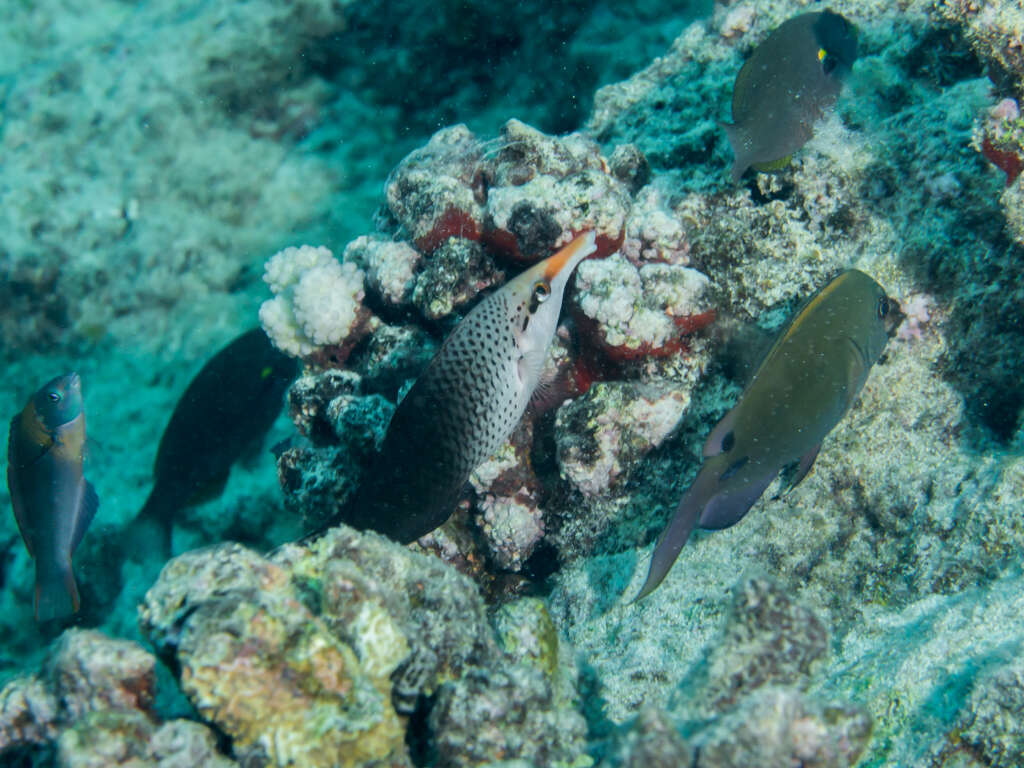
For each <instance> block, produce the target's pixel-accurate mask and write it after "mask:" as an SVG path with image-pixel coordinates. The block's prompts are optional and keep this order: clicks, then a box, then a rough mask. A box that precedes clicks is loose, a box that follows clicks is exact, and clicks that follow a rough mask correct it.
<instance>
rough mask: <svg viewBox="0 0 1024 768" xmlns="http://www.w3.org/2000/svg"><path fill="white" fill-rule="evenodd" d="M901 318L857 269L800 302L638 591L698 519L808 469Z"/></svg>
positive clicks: (663, 569) (737, 511)
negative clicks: (800, 305)
mask: <svg viewBox="0 0 1024 768" xmlns="http://www.w3.org/2000/svg"><path fill="white" fill-rule="evenodd" d="M902 320H903V313H902V312H901V310H900V307H899V305H898V304H897V303H896V301H894V300H893V299H891V298H889V297H888V296H886V294H885V291H884V290H883V289H882V287H881V286H880V285H879V284H878V283H876V282H875V281H874V280H873V279H872V278H871V277H869V276H868V275H866V274H865V273H863V272H860V271H858V270H855V269H851V270H848V271H846V272H843V273H841V274H840V275H839V276H838V277H836V278H835V279H834V280H832V281H831V282H830V283H828V285H826V286H825V287H824V288H822V289H821V290H820V291H818V293H816V294H815V295H814V296H813V297H812V298H811V299H810V300H809V301H808V302H807V303H806V304H805V305H804V306H803V308H802V309H801V310H800V311H799V312H797V314H796V315H795V316H794V317H793V318H792V319H791V320H790V322H789V323H788V325H786V327H785V328H784V329H783V330H782V332H781V333H780V334H779V336H778V337H777V338H776V340H775V343H774V344H773V345H772V347H771V349H770V350H769V351H768V354H767V355H766V356H765V358H764V360H763V361H762V363H761V365H760V366H759V367H758V369H757V371H756V372H755V373H754V376H753V378H752V379H751V380H750V382H749V383H748V384H747V387H746V389H745V390H744V391H743V394H742V395H740V399H739V401H738V402H737V404H736V406H735V407H734V408H733V409H732V410H731V411H729V412H728V413H727V414H726V415H725V417H724V418H722V420H721V421H719V422H718V424H717V426H715V428H714V429H713V430H712V432H711V434H710V436H709V437H708V439H707V442H706V443H705V444H704V452H703V455H704V462H703V464H702V465H701V468H700V472H699V473H698V474H697V477H696V479H695V480H694V481H693V484H692V485H691V486H690V488H689V490H688V491H687V492H686V493H685V494H684V495H683V498H682V500H681V501H680V502H679V505H678V506H677V507H676V511H675V514H674V515H673V517H672V520H671V521H670V522H669V525H668V527H667V528H666V529H665V530H664V531H663V532H662V534H661V537H660V538H659V539H658V543H657V545H656V546H655V548H654V553H653V554H652V555H651V563H650V568H649V570H648V573H647V580H646V581H645V583H644V585H643V588H642V589H641V590H640V593H639V595H637V597H636V599H637V600H639V599H640V598H642V597H645V596H646V595H649V594H650V593H651V592H653V591H654V590H655V588H657V586H658V585H659V584H660V583H661V581H662V579H664V578H665V576H666V575H667V574H668V572H669V570H670V569H671V568H672V564H673V563H675V561H676V558H677V557H678V556H679V552H680V551H681V550H682V548H683V545H684V544H686V541H687V539H689V537H690V533H691V531H692V530H693V528H694V527H695V526H696V525H700V527H702V528H711V529H720V528H728V527H729V526H731V525H734V524H735V523H737V522H739V521H740V520H741V519H742V518H743V516H744V515H745V514H746V513H747V511H748V510H749V509H750V507H751V506H753V504H754V502H755V501H757V500H758V499H759V498H760V497H761V494H762V493H764V491H765V490H766V489H767V488H768V486H769V485H770V484H771V482H772V481H773V480H774V479H775V478H776V477H777V476H779V474H780V472H783V471H785V473H786V474H784V475H783V477H784V478H785V480H786V481H787V490H792V489H793V488H795V487H796V486H797V485H798V484H799V483H800V481H802V480H803V479H804V477H806V476H807V473H808V472H810V471H811V467H812V466H813V464H814V460H815V458H816V457H817V455H818V451H819V450H820V449H821V443H822V441H823V440H824V439H825V437H826V436H827V435H828V433H829V432H831V431H832V429H833V427H835V426H836V424H838V423H839V421H840V420H841V419H842V418H843V415H844V414H845V413H846V412H847V410H849V408H850V405H851V403H853V401H854V399H855V398H856V397H857V394H858V393H859V392H860V390H861V387H863V385H864V382H865V380H866V379H867V376H868V372H869V371H870V370H871V367H872V366H873V365H874V364H875V363H876V362H877V361H878V359H879V358H880V357H881V355H882V351H883V350H884V349H885V345H886V343H887V341H888V339H889V337H890V336H891V335H892V334H893V333H895V331H896V328H897V327H898V326H899V324H900V322H902Z"/></svg>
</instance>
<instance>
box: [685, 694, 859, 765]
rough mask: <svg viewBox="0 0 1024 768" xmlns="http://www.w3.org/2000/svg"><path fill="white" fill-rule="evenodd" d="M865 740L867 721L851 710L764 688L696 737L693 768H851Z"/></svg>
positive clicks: (854, 708) (856, 709) (857, 710)
mask: <svg viewBox="0 0 1024 768" xmlns="http://www.w3.org/2000/svg"><path fill="white" fill-rule="evenodd" d="M870 736H871V719H870V718H869V717H867V715H865V714H864V713H863V712H862V711H861V710H859V709H858V708H856V707H835V706H823V705H820V704H817V703H814V702H811V701H808V700H807V699H806V698H805V697H803V696H802V695H801V694H799V693H797V692H795V691H791V690H787V689H784V688H766V689H764V690H762V691H760V692H758V693H756V694H754V695H752V696H751V697H749V698H748V699H746V700H745V701H744V703H743V704H742V705H741V706H740V707H739V708H737V710H736V711H734V712H733V713H731V714H730V715H727V716H726V717H723V718H721V719H720V720H719V721H718V722H717V723H716V724H715V725H713V726H712V727H711V728H710V729H709V731H708V732H706V733H705V734H702V736H701V738H700V739H699V740H698V741H697V742H696V746H697V747H698V757H697V761H696V764H695V765H696V768H746V766H751V765H765V766H768V765H773V766H775V765H777V766H783V765H803V766H808V767H811V766H813V768H852V767H853V766H855V765H856V764H857V762H858V760H859V758H860V754H861V752H862V751H863V750H864V747H865V745H866V744H867V742H868V739H869V738H870Z"/></svg>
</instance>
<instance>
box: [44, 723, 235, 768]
mask: <svg viewBox="0 0 1024 768" xmlns="http://www.w3.org/2000/svg"><path fill="white" fill-rule="evenodd" d="M57 764H58V765H59V766H60V768H108V767H109V768H113V767H114V766H126V767H128V766H130V768H190V766H203V767H204V768H205V767H206V766H209V768H230V766H235V765H238V763H236V762H235V761H234V760H231V759H230V758H228V757H225V756H224V755H222V754H220V753H219V752H218V751H217V745H216V738H215V736H214V734H213V732H212V731H211V730H210V729H209V728H207V727H206V726H203V725H200V724H199V723H193V722H190V721H188V720H173V721H171V722H168V723H164V724H162V725H158V724H156V723H154V722H153V721H152V720H150V719H149V718H147V717H146V716H145V715H142V714H140V713H138V712H92V713H90V714H89V715H87V716H86V717H84V718H82V720H80V721H79V722H77V723H76V724H75V725H74V726H72V727H71V728H68V729H66V730H65V731H63V732H62V733H61V735H60V738H59V739H58V741H57Z"/></svg>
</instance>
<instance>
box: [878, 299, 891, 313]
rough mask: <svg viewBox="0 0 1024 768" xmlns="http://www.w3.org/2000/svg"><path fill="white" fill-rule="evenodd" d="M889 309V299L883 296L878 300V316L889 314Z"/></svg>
mask: <svg viewBox="0 0 1024 768" xmlns="http://www.w3.org/2000/svg"><path fill="white" fill-rule="evenodd" d="M889 309H890V307H889V299H887V298H886V297H885V296H883V297H882V298H880V299H879V300H878V317H879V318H884V317H885V316H886V315H888V314H889Z"/></svg>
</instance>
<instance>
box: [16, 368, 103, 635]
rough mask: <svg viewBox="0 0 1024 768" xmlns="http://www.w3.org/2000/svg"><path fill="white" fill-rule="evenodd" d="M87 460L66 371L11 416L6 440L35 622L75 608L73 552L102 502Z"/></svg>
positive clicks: (73, 386) (76, 395) (81, 417)
mask: <svg viewBox="0 0 1024 768" xmlns="http://www.w3.org/2000/svg"><path fill="white" fill-rule="evenodd" d="M84 461H85V412H84V410H83V408H82V380H81V379H80V378H79V376H78V374H77V373H69V374H67V375H65V376H59V377H57V378H56V379H53V380H52V381H50V382H48V383H47V384H46V386H44V387H43V388H42V389H40V390H39V391H38V392H36V393H35V394H34V395H33V396H32V399H31V400H29V401H28V404H27V405H26V406H25V408H24V410H22V412H21V413H19V414H18V415H17V416H15V417H14V418H13V419H12V420H11V430H10V433H9V435H8V440H7V487H8V489H9V490H10V492H11V505H12V506H13V507H14V518H15V520H17V522H18V530H19V531H21V537H22V539H24V540H25V546H26V547H27V548H28V552H29V554H30V555H31V556H32V558H33V559H34V560H35V562H36V589H35V612H36V620H37V621H49V620H51V619H61V618H64V617H66V616H70V615H71V614H72V613H75V612H76V611H78V609H79V606H80V601H79V597H78V587H77V585H76V584H75V576H74V574H73V573H72V571H71V555H72V553H73V552H74V551H75V549H76V548H77V547H78V544H79V543H80V542H81V541H82V536H84V535H85V530H86V529H87V528H88V527H89V523H91V522H92V519H93V517H94V516H95V514H96V509H97V507H98V506H99V499H98V498H97V496H96V491H95V489H94V488H93V487H92V484H91V483H89V481H88V480H86V479H85V475H84V474H83V470H82V466H83V464H84Z"/></svg>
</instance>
